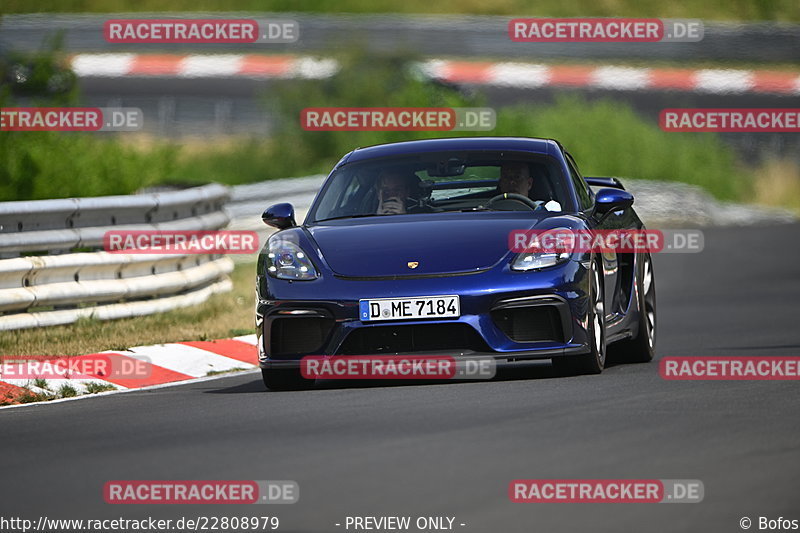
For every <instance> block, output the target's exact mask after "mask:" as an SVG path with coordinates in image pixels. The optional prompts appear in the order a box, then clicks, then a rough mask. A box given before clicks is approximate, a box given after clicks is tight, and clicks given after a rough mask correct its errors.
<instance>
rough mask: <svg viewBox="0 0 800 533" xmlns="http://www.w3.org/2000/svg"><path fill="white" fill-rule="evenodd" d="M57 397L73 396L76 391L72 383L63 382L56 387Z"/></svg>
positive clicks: (75, 394) (76, 393)
mask: <svg viewBox="0 0 800 533" xmlns="http://www.w3.org/2000/svg"><path fill="white" fill-rule="evenodd" d="M56 394H58V397H59V398H74V397H75V396H77V395H78V391H77V390H76V389H75V387H73V386H72V385H68V384H66V383H65V384H63V385H61V387H59V388H58V391H57V393H56Z"/></svg>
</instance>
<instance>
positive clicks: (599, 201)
mask: <svg viewBox="0 0 800 533" xmlns="http://www.w3.org/2000/svg"><path fill="white" fill-rule="evenodd" d="M632 205H633V195H632V194H631V193H629V192H628V191H623V190H622V189H600V190H599V191H597V194H595V197H594V212H595V214H597V215H600V216H605V215H607V214H608V213H611V212H612V211H619V210H621V209H627V208H629V207H630V206H632Z"/></svg>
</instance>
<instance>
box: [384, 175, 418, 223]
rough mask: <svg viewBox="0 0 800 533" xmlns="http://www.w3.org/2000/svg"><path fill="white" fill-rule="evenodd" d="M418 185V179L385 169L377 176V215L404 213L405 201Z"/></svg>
mask: <svg viewBox="0 0 800 533" xmlns="http://www.w3.org/2000/svg"><path fill="white" fill-rule="evenodd" d="M418 185H419V180H418V178H417V177H416V176H415V175H413V174H408V173H406V172H403V171H402V170H398V169H386V170H383V171H381V173H380V174H379V175H378V210H377V211H376V213H377V214H379V215H402V214H405V213H406V200H407V199H408V198H409V197H410V196H411V193H412V192H413V191H414V190H416V188H417V187H418Z"/></svg>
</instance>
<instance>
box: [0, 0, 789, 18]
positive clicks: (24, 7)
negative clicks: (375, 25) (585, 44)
mask: <svg viewBox="0 0 800 533" xmlns="http://www.w3.org/2000/svg"><path fill="white" fill-rule="evenodd" d="M126 11H140V12H142V11H154V12H156V11H228V12H231V11H261V12H264V11H274V12H283V11H285V12H317V13H428V14H434V13H435V14H439V13H458V14H481V15H514V16H522V15H528V16H540V17H541V16H551V17H620V16H625V17H672V18H703V19H716V20H782V21H797V20H800V5H799V4H798V3H797V2H796V1H795V0H706V1H703V2H698V1H697V0H671V1H669V2H662V1H658V0H604V1H603V2H597V1H594V0H571V1H564V0H538V1H537V2H529V1H526V0H495V1H493V2H486V1H478V0H439V1H437V2H429V1H425V0H405V1H403V2H400V1H398V0H340V1H338V2H325V1H324V0H305V1H304V2H297V1H296V0H226V1H222V0H171V1H170V2H169V3H166V2H163V1H161V0H37V1H36V2H31V1H30V0H4V1H3V3H2V4H0V12H5V13H30V12H95V13H113V12H126Z"/></svg>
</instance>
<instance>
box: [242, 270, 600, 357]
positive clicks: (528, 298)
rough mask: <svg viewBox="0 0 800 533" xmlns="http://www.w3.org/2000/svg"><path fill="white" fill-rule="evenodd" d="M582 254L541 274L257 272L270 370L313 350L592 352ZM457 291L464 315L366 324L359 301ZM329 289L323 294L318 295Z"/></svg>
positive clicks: (262, 353)
mask: <svg viewBox="0 0 800 533" xmlns="http://www.w3.org/2000/svg"><path fill="white" fill-rule="evenodd" d="M587 279H588V278H586V268H585V266H584V265H582V264H581V263H580V262H577V261H569V262H567V263H565V264H564V265H560V266H558V267H554V268H551V269H546V270H543V271H539V272H530V273H524V272H510V271H508V270H506V271H505V272H492V271H489V272H481V273H478V274H474V275H459V276H453V277H436V278H433V277H431V278H416V279H395V280H350V279H341V278H337V277H332V276H328V277H327V279H318V280H315V281H311V282H288V281H284V280H277V279H274V278H269V277H266V276H259V279H258V295H259V298H258V302H257V305H256V326H257V334H258V337H259V343H258V352H259V364H260V366H261V367H262V368H296V367H298V366H299V364H300V360H301V359H302V358H303V357H305V356H307V355H395V354H397V355H400V354H402V355H406V354H409V355H411V354H416V355H423V354H430V355H433V354H447V355H451V356H454V357H458V358H469V357H482V358H485V357H486V356H491V357H494V358H495V360H496V361H498V362H504V363H513V362H518V361H527V360H532V359H549V358H553V357H561V356H565V355H578V354H583V353H588V352H589V345H588V335H587V333H586V314H587V309H588V303H587V302H588V299H587V295H586V290H587V288H588V283H587ZM440 294H457V295H458V296H459V298H460V303H461V316H460V317H458V318H450V319H427V320H408V321H406V320H398V321H385V322H383V321H382V322H378V323H371V322H362V321H361V320H360V319H359V315H358V310H359V309H358V301H359V300H360V299H364V298H386V297H392V298H400V297H417V296H434V295H440ZM320 296H325V298H322V299H321V298H320Z"/></svg>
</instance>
